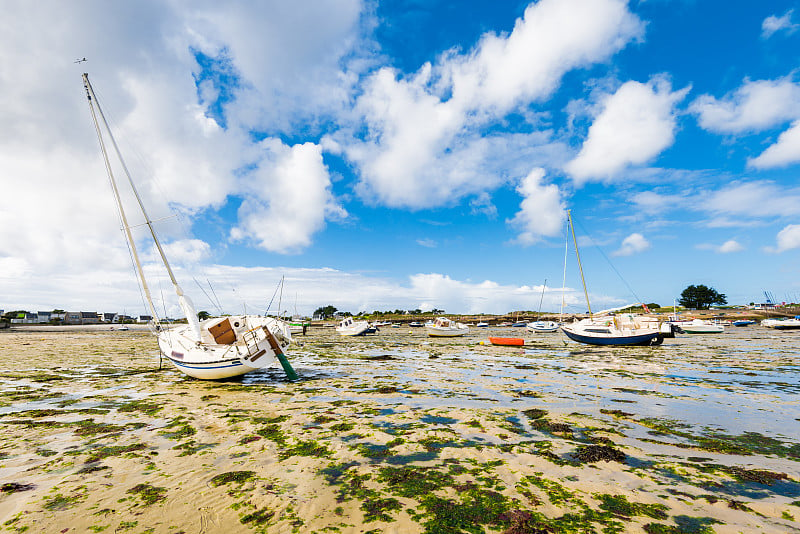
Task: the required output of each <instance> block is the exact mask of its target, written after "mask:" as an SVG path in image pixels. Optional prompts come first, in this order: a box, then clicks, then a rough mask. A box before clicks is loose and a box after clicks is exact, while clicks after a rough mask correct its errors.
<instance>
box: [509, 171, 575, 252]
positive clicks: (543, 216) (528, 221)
mask: <svg viewBox="0 0 800 534" xmlns="http://www.w3.org/2000/svg"><path fill="white" fill-rule="evenodd" d="M544 174H545V171H544V169H534V170H532V171H531V172H530V174H528V176H526V177H525V178H523V179H522V181H521V182H520V185H519V187H517V192H518V193H519V194H520V195H522V202H521V203H520V211H518V212H517V214H516V215H515V216H514V218H513V219H511V220H508V221H506V222H507V223H508V224H509V225H511V226H512V227H514V228H516V229H518V230H519V232H520V233H519V235H518V236H517V242H519V243H521V244H523V245H531V244H533V243H536V242H537V241H539V240H540V239H541V238H542V237H543V236H549V237H553V236H557V235H560V234H561V232H562V231H563V229H564V219H565V218H566V215H565V212H564V210H565V206H564V203H563V201H562V199H561V192H560V191H559V189H558V186H557V185H555V184H545V183H544Z"/></svg>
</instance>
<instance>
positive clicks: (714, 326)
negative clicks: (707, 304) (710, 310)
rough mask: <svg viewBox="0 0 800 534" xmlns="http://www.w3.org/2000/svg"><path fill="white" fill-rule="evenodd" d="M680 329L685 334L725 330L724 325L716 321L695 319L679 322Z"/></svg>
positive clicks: (711, 332)
mask: <svg viewBox="0 0 800 534" xmlns="http://www.w3.org/2000/svg"><path fill="white" fill-rule="evenodd" d="M681 330H683V331H684V332H686V333H687V334H721V333H723V332H724V331H725V325H722V324H720V323H718V322H716V321H708V320H705V319H695V320H693V321H692V322H690V323H683V324H681Z"/></svg>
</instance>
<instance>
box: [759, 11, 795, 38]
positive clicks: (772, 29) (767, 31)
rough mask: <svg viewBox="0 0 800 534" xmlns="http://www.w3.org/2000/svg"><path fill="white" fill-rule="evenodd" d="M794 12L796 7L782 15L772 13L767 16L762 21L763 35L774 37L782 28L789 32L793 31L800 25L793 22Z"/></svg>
mask: <svg viewBox="0 0 800 534" xmlns="http://www.w3.org/2000/svg"><path fill="white" fill-rule="evenodd" d="M793 13H794V9H790V10H789V11H787V12H786V13H784V14H783V15H782V16H780V17H776V16H775V15H770V16H769V17H767V18H765V19H764V21H763V22H762V23H761V37H762V38H764V39H768V38H770V37H772V35H773V34H775V33H776V32H779V31H781V30H786V31H787V32H788V33H792V32H794V31H795V30H797V27H798V25H797V24H794V23H792V14H793Z"/></svg>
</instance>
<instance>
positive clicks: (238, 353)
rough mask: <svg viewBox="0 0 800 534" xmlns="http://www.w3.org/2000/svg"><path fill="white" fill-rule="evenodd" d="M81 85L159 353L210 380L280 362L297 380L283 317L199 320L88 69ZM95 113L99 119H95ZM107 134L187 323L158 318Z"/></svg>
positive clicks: (229, 317) (240, 316)
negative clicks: (164, 321)
mask: <svg viewBox="0 0 800 534" xmlns="http://www.w3.org/2000/svg"><path fill="white" fill-rule="evenodd" d="M83 85H84V87H85V89H86V97H87V99H88V100H89V109H90V111H91V114H92V120H93V122H94V126H95V130H96V131H97V138H98V141H99V142H100V150H101V152H102V154H103V160H104V163H105V167H106V172H107V173H108V178H109V181H110V183H111V189H112V192H113V193H114V198H115V200H116V204H117V209H118V211H119V215H120V220H121V222H122V229H123V231H124V232H125V237H126V239H127V241H128V246H129V247H130V250H131V256H132V257H133V261H134V264H135V267H136V271H137V273H138V276H139V280H140V282H141V287H142V291H143V293H144V296H145V298H146V300H147V303H148V306H149V308H150V313H151V315H152V317H153V322H152V323H151V327H152V329H153V331H154V333H155V334H156V336H157V338H158V346H159V348H160V350H161V353H162V354H163V355H164V356H165V357H166V358H167V359H168V360H169V361H170V362H172V364H173V365H175V367H177V368H178V369H179V370H181V371H182V372H184V373H186V374H187V375H189V376H191V377H194V378H201V379H212V380H213V379H222V378H230V377H233V376H239V375H242V374H245V373H248V372H250V371H255V370H257V369H262V368H265V367H269V366H273V365H275V364H277V363H280V364H281V366H282V367H283V369H284V371H285V372H286V375H287V377H289V379H291V380H294V379H296V378H297V374H296V373H295V371H294V369H292V366H291V364H290V363H289V361H288V360H287V359H286V355H285V354H284V348H285V347H286V346H287V345H288V344H289V343H290V342H291V339H292V338H291V334H290V333H289V330H288V328H287V326H286V324H285V323H284V322H283V321H280V320H278V319H274V318H272V317H263V316H259V315H232V316H226V317H217V318H211V319H206V320H203V321H200V320H199V319H198V317H197V312H196V311H195V308H194V305H193V304H192V301H191V299H190V298H189V297H188V295H186V294H184V292H183V289H181V287H180V285H178V282H177V280H176V279H175V275H174V273H173V272H172V268H171V267H170V265H169V262H168V261H167V257H166V256H165V254H164V250H163V248H162V246H161V242H160V241H159V239H158V236H157V235H156V232H155V229H154V227H153V221H152V219H150V217H149V216H148V215H147V211H146V210H145V207H144V204H143V203H142V199H141V197H140V196H139V192H138V191H137V189H136V186H135V185H134V183H133V179H132V178H131V175H130V173H129V172H128V168H127V166H126V165H125V161H124V159H123V158H122V154H121V153H120V151H119V148H118V146H117V142H116V140H115V139H114V135H113V134H112V132H111V128H110V127H109V125H108V122H107V121H106V118H105V115H104V114H103V110H102V108H101V107H100V103H99V102H98V101H97V96H96V95H95V92H94V89H93V88H92V85H91V83H89V75H88V74H84V75H83ZM98 115H99V119H100V120H98ZM101 122H102V127H101ZM106 139H108V141H110V142H111V148H112V149H113V151H114V154H115V155H116V160H115V163H116V164H117V165H116V167H117V168H121V169H122V171H123V172H124V174H125V176H126V178H127V182H128V184H129V185H130V189H131V192H132V193H133V195H134V196H135V198H136V201H137V202H138V205H139V209H140V210H141V213H142V215H143V216H144V219H145V225H146V226H147V228H148V230H149V233H150V236H151V237H152V239H153V242H154V243H155V245H156V249H157V250H158V253H159V255H160V257H161V260H162V262H163V264H164V267H165V268H166V271H167V273H168V274H169V278H170V281H171V282H172V285H173V287H174V288H175V293H176V294H177V295H178V303H179V305H180V307H181V310H182V311H183V313H184V315H185V316H186V321H187V324H185V325H178V326H174V327H171V328H164V327H163V326H162V324H161V322H160V320H159V316H158V313H157V312H156V307H155V305H154V304H153V299H152V297H151V294H150V288H149V285H148V283H147V279H146V278H145V276H144V271H143V269H142V264H141V262H140V261H139V254H138V250H137V248H136V242H135V240H134V239H133V234H132V233H131V225H130V224H128V217H127V214H126V212H125V209H124V206H123V203H122V199H121V198H120V191H119V189H118V184H117V181H116V179H115V177H114V170H113V169H114V166H112V164H111V161H110V159H109V153H108V150H107V148H108V147H107V146H106Z"/></svg>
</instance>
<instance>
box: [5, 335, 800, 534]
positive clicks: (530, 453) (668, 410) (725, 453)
mask: <svg viewBox="0 0 800 534" xmlns="http://www.w3.org/2000/svg"><path fill="white" fill-rule="evenodd" d="M488 335H502V336H520V337H525V338H526V339H528V340H530V345H528V346H526V347H523V348H511V347H494V346H489V345H480V344H479V342H480V341H482V340H485V339H486V337H487V336H488ZM297 340H298V341H299V343H300V345H298V346H293V347H292V349H291V352H290V358H291V361H292V363H293V365H294V367H295V369H296V370H297V371H298V373H299V374H300V375H301V380H299V381H297V382H294V383H291V382H288V381H286V380H285V378H284V377H283V373H282V371H281V370H280V369H270V370H267V371H265V372H258V373H253V374H250V375H247V376H245V377H243V378H242V379H240V380H238V381H229V382H203V381H197V380H193V379H190V378H188V377H185V376H184V375H183V374H181V373H180V372H179V371H177V370H174V369H173V368H171V367H167V365H168V364H165V366H164V367H163V368H162V369H160V370H159V369H158V365H159V362H158V357H157V348H156V343H155V339H154V338H153V337H152V336H151V335H150V334H149V333H148V332H138V331H128V332H120V331H94V332H87V331H71V332H47V331H24V332H20V331H11V332H8V331H5V332H2V333H0V369H2V375H0V431H1V432H2V433H3V439H2V440H1V441H0V526H2V529H4V530H2V531H3V532H24V531H28V532H131V533H146V532H153V533H161V532H163V533H172V534H177V533H180V532H183V533H186V534H189V533H201V532H202V533H213V532H226V534H227V533H237V532H269V533H272V532H275V533H284V532H287V533H288V532H301V533H305V532H320V533H322V532H340V533H351V532H352V533H367V532H373V533H378V532H388V533H416V532H430V533H445V532H447V533H450V532H453V533H455V532H503V533H508V534H524V533H547V532H598V533H600V532H648V533H651V534H652V533H682V532H686V533H689V532H691V533H710V532H718V533H728V532H731V533H733V532H781V533H783V532H800V522H798V521H797V519H800V374H799V373H798V371H800V332H774V331H771V330H767V329H764V328H761V327H758V326H751V327H746V328H728V329H727V331H726V333H725V334H721V335H713V336H681V337H679V338H678V339H675V340H667V341H665V344H664V345H663V346H661V347H654V348H628V349H603V348H593V347H588V346H584V345H578V344H575V343H572V342H569V343H565V342H564V341H563V339H562V338H561V336H559V335H558V334H540V335H534V334H526V333H525V332H524V330H523V329H512V328H503V329H500V328H497V329H474V328H473V329H472V331H471V333H470V335H469V336H468V337H465V338H455V339H432V338H427V337H425V336H424V332H422V331H421V329H413V330H412V329H408V328H387V329H383V330H382V331H381V332H380V333H379V334H377V335H374V336H369V337H365V338H341V337H339V336H338V335H337V334H336V333H335V332H334V331H333V329H328V328H314V329H311V330H310V331H309V335H308V336H305V337H303V336H299V337H298V338H297Z"/></svg>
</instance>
